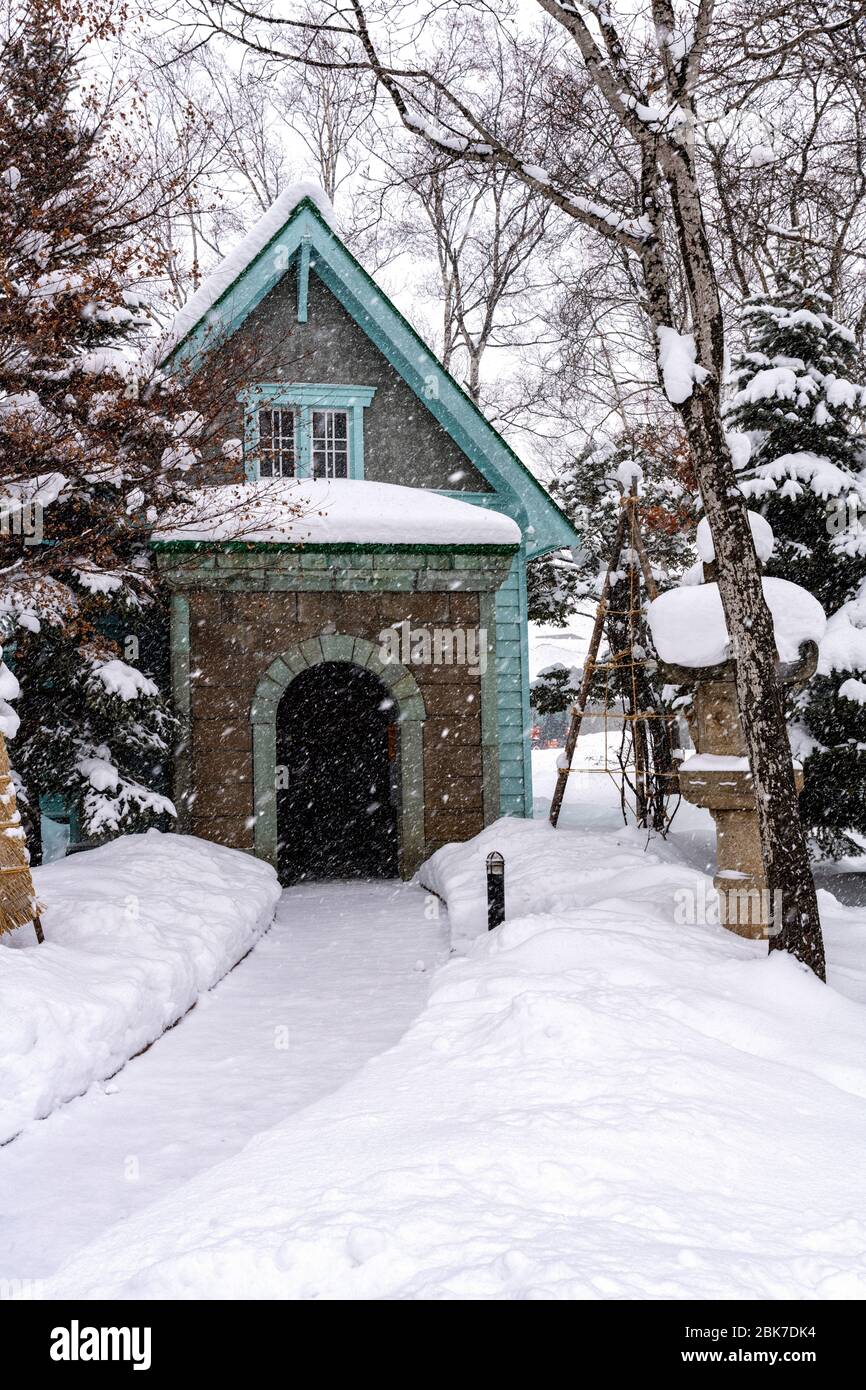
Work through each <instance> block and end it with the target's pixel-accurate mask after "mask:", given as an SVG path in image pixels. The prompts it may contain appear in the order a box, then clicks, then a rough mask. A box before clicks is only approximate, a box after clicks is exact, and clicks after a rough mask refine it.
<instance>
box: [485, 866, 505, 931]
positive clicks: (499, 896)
mask: <svg viewBox="0 0 866 1390" xmlns="http://www.w3.org/2000/svg"><path fill="white" fill-rule="evenodd" d="M504 921H505V860H504V858H503V857H502V855H501V854H500V853H499V851H498V850H496V849H495V850H494V851H493V853H492V854H488V856H487V930H488V931H493V930H494V929H495V928H496V927H501V926H502V923H503V922H504Z"/></svg>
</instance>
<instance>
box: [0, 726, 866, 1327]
mask: <svg viewBox="0 0 866 1390" xmlns="http://www.w3.org/2000/svg"><path fill="white" fill-rule="evenodd" d="M592 737H595V736H592ZM596 741H597V740H596ZM597 751H598V750H596V752H597ZM586 753H587V762H588V763H591V762H592V760H593V757H592V745H590V746H589V747H588V748H587V750H586ZM555 758H556V753H555V751H554V750H550V751H545V752H543V753H539V754H537V755H536V756H535V762H536V772H537V786H536V791H537V793H538V810H539V811H540V812H542V813H543V811H544V808H545V804H546V801H547V800H549V795H550V791H551V789H552V786H553V778H554V776H555V767H554V763H555ZM675 827H676V828H675V832H674V834H673V836H672V837H671V839H670V840H669V841H668V842H667V843H660V842H659V841H658V840H653V841H651V842H650V843H649V844H648V843H647V838H646V836H645V835H642V834H639V833H638V832H636V831H635V830H633V829H630V828H626V827H624V826H622V825H621V823H619V822H618V807H617V795H616V787H615V785H614V783H613V782H612V781H611V780H610V779H608V778H607V777H605V776H598V775H595V774H591V773H589V772H587V773H584V774H578V775H577V776H575V777H574V778H573V779H572V780H571V783H570V785H569V791H568V796H567V800H566V809H565V813H564V817H563V822H562V828H561V829H560V830H559V831H557V832H553V831H550V830H549V829H548V828H547V826H546V825H545V824H544V821H543V818H542V819H540V820H538V821H536V822H534V823H528V824H527V823H515V822H500V823H498V824H497V825H496V826H493V827H490V828H489V829H488V830H487V831H486V832H485V834H484V835H483V836H482V837H480V839H479V840H478V841H476V842H473V843H470V844H469V845H466V846H463V847H460V848H458V849H456V850H449V851H447V852H445V853H444V854H441V855H440V856H439V860H438V862H437V863H436V864H434V865H432V866H428V868H427V869H426V870H425V871H424V873H423V874H422V877H424V878H425V881H427V882H429V884H430V886H431V887H434V888H436V889H437V891H439V892H441V893H443V894H444V895H445V896H447V897H449V898H450V899H451V901H452V905H453V917H454V921H453V923H451V924H448V923H447V921H446V920H445V919H444V917H443V918H442V919H441V920H437V917H436V908H437V901H438V900H437V899H435V898H432V897H428V896H426V895H425V892H424V890H423V889H422V888H420V887H406V886H399V885H390V884H382V885H378V886H376V885H369V886H364V885H334V884H332V885H322V886H318V887H310V888H305V889H303V890H292V891H290V892H288V893H287V894H286V895H285V896H284V898H283V900H282V904H281V907H280V910H279V914H278V922H277V926H276V927H275V928H273V929H272V930H271V931H270V932H269V933H268V934H267V935H266V936H265V937H264V938H263V939H262V940H261V941H260V942H259V944H258V945H257V946H256V948H255V950H254V951H253V952H252V953H251V955H250V956H248V957H247V959H246V960H245V961H243V962H242V963H241V965H239V966H238V968H237V969H236V970H234V971H233V972H232V973H231V974H230V975H229V976H228V978H227V979H226V980H224V981H223V982H222V984H220V985H219V986H218V987H217V989H215V990H214V991H212V992H211V993H210V994H209V995H207V996H206V997H205V999H204V1000H203V1001H202V1002H201V1003H200V1004H199V1006H198V1008H196V1009H195V1010H194V1011H193V1012H192V1013H190V1014H189V1015H187V1017H186V1018H185V1019H184V1020H183V1021H182V1022H181V1024H180V1025H179V1026H178V1027H177V1028H176V1029H174V1030H172V1031H171V1032H169V1033H167V1034H166V1035H165V1036H164V1037H163V1038H161V1039H160V1040H159V1041H158V1042H157V1043H156V1044H155V1045H154V1047H152V1048H151V1049H150V1051H149V1052H147V1053H146V1054H145V1055H144V1056H142V1057H139V1058H137V1059H136V1060H135V1061H133V1062H132V1063H130V1064H129V1065H128V1066H127V1067H126V1068H125V1069H124V1070H123V1071H122V1072H120V1073H119V1075H118V1076H117V1077H116V1078H115V1082H114V1085H113V1086H112V1087H110V1088H106V1089H107V1091H108V1093H107V1094H106V1093H105V1092H104V1091H103V1092H91V1093H90V1094H89V1095H88V1096H86V1097H84V1098H83V1099H80V1100H77V1101H74V1102H73V1103H72V1104H70V1105H68V1106H65V1107H64V1108H63V1109H62V1110H60V1111H58V1112H57V1113H56V1114H54V1115H52V1116H51V1117H50V1118H49V1119H48V1120H46V1121H44V1122H42V1123H40V1124H34V1125H31V1126H29V1127H28V1129H27V1130H26V1131H25V1133H24V1134H23V1135H22V1136H21V1137H20V1138H19V1139H17V1140H16V1141H15V1142H14V1143H12V1144H10V1145H8V1146H7V1147H6V1148H5V1149H4V1150H0V1192H2V1193H3V1197H2V1198H0V1205H2V1206H3V1207H5V1208H6V1210H7V1213H8V1214H7V1216H6V1218H5V1221H4V1226H5V1228H6V1229H7V1230H8V1231H9V1232H10V1233H11V1245H10V1255H9V1256H8V1257H7V1259H6V1260H5V1261H4V1262H3V1265H0V1278H5V1279H7V1280H9V1279H12V1280H14V1279H16V1278H18V1279H27V1278H31V1279H36V1280H38V1281H39V1282H38V1283H37V1284H36V1287H35V1289H34V1290H33V1291H34V1292H35V1293H36V1294H37V1296H43V1297H49V1298H52V1297H71V1296H75V1297H82V1296H84V1297H99V1296H108V1297H135V1296H143V1297H152V1298H195V1297H210V1298H251V1297H252V1298H254V1297H276V1298H280V1297H310V1298H311V1297H335V1298H370V1297H396V1298H413V1297H434V1298H455V1297H456V1298H506V1299H510V1298H535V1297H554V1298H611V1297H613V1298H643V1297H655V1298H677V1297H678V1298H691V1297H698V1298H713V1297H722V1298H723V1297H728V1298H738V1297H742V1298H759V1299H763V1298H768V1297H769V1298H773V1297H776V1298H801V1297H812V1296H814V1297H819V1298H849V1299H862V1298H864V1297H866V1219H864V1216H863V1212H864V1210H866V1171H864V1168H863V1163H862V1153H863V1149H864V1143H866V1028H864V1024H866V914H864V912H863V910H862V909H858V910H851V909H845V908H842V907H841V906H840V905H839V904H838V903H836V902H835V900H834V899H833V898H831V897H830V895H829V894H827V893H822V895H821V906H822V913H823V918H824V925H825V931H826V935H827V944H828V956H829V969H830V985H829V986H828V987H825V986H822V985H820V984H819V983H818V982H817V981H816V980H815V979H814V978H813V977H812V976H811V975H810V974H809V973H808V972H806V971H804V970H802V969H801V968H800V967H799V966H798V965H797V964H796V963H795V962H794V961H793V960H792V959H790V958H789V957H786V956H779V955H774V956H773V957H771V958H769V959H768V958H767V955H766V948H765V947H763V946H762V945H760V944H759V943H753V942H749V941H744V940H741V939H739V938H737V937H735V936H733V935H732V934H730V933H728V932H726V931H725V930H724V929H723V928H721V927H719V926H714V925H712V922H711V921H710V922H709V923H707V922H704V921H703V920H702V919H701V912H702V910H703V907H702V904H703V905H704V906H705V905H706V904H707V902H708V901H709V900H710V897H711V888H710V881H709V879H708V878H707V876H706V874H705V873H704V870H705V869H707V868H708V867H711V860H710V855H711V848H712V839H711V826H710V825H709V821H708V818H707V817H706V816H705V815H704V813H701V812H698V811H696V810H695V808H690V807H685V806H684V807H683V808H682V809H681V812H680V814H679V815H678V817H677V821H676V822H675ZM494 847H496V848H501V849H502V850H503V852H504V853H505V855H506V860H507V873H508V879H507V883H508V888H507V895H508V907H509V920H508V921H507V922H506V924H505V926H504V927H503V928H501V929H500V930H499V931H498V932H496V933H494V934H492V935H488V934H487V933H486V932H484V931H483V930H482V931H481V933H480V934H479V935H477V936H475V937H474V939H472V938H473V933H475V932H476V931H477V929H478V927H479V926H482V927H483V920H482V907H483V899H482V897H481V894H482V892H483V859H484V856H485V854H486V853H487V851H488V849H490V848H494ZM689 895H691V897H690V896H689ZM689 901H692V902H693V903H694V906H695V907H696V908H697V912H696V914H693V916H696V917H697V920H692V921H689V920H682V919H683V913H682V910H681V909H682V906H683V903H684V902H686V903H688V902H689ZM686 916H687V914H686ZM449 926H452V927H453V928H454V930H455V935H456V937H457V939H458V943H459V953H458V954H457V955H455V956H453V957H452V958H451V960H450V961H448V962H447V963H445V964H444V965H442V968H441V969H439V970H438V971H435V972H434V970H433V967H435V966H436V965H437V963H440V962H441V961H442V960H443V958H444V956H445V950H446V941H447V929H448V927H449ZM422 967H423V968H422ZM431 974H432V987H433V988H432V997H430V999H429V1001H428V1000H427V993H428V989H429V987H430V982H431ZM413 1020H414V1021H413ZM285 1029H287V1030H288V1032H287V1033H285V1032H284V1031H282V1030H285ZM283 1042H287V1043H288V1046H287V1047H284V1046H283ZM115 1087H116V1089H114V1088H115ZM34 1174H39V1175H40V1181H39V1183H34V1181H33V1175H34ZM26 1291H27V1290H26V1289H25V1292H26Z"/></svg>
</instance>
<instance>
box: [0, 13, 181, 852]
mask: <svg viewBox="0 0 866 1390" xmlns="http://www.w3.org/2000/svg"><path fill="white" fill-rule="evenodd" d="M85 14H86V15H87V16H88V17H87V18H86V19H85V20H84V22H85V23H88V24H89V25H91V30H90V33H89V34H88V35H86V36H83V37H84V38H92V37H94V36H96V37H98V36H99V26H100V24H102V23H103V22H105V23H110V22H111V18H110V12H109V11H106V12H105V15H104V16H100V14H99V13H98V12H97V8H96V7H95V8H94V10H93V11H91V12H83V11H78V12H77V14H74V13H72V12H70V13H69V14H67V12H66V10H65V8H64V6H63V5H62V4H57V3H51V0H26V3H20V4H18V5H16V6H13V9H12V11H11V14H10V15H9V16H7V21H6V24H7V27H6V31H5V35H4V37H3V39H2V45H3V52H2V75H0V190H2V197H0V324H2V338H0V501H2V514H3V525H2V528H0V616H2V620H3V627H4V633H5V637H6V641H7V654H11V653H13V649H14V664H15V672H16V676H17V678H18V680H19V681H20V685H21V696H20V700H19V702H18V705H17V712H18V714H19V715H20V718H21V727H20V730H19V732H18V736H17V738H16V740H15V744H14V746H13V755H14V762H15V767H16V772H17V773H18V775H19V777H20V779H21V782H22V784H23V787H22V790H23V793H24V797H23V804H24V806H26V807H29V808H30V813H31V830H32V831H37V830H38V813H37V811H38V805H39V798H40V796H43V795H46V794H48V795H52V794H53V795H59V796H61V797H62V798H63V799H64V800H65V801H66V803H67V804H70V805H71V806H73V807H74V808H75V809H77V811H78V814H79V816H80V819H81V824H82V828H83V830H84V832H85V833H86V834H88V835H89V836H93V837H105V836H107V835H110V834H114V833H118V832H121V831H125V830H130V829H134V828H139V827H141V826H143V825H145V824H147V823H148V822H151V823H152V822H153V820H154V818H158V817H163V816H166V815H170V814H171V812H172V807H171V803H170V802H169V801H168V800H167V799H166V797H165V796H164V795H162V793H161V786H162V781H163V769H164V764H165V762H166V757H167V753H168V751H169V748H170V743H171V739H172V733H173V728H174V720H173V717H172V715H171V713H170V711H169V707H168V705H167V702H166V700H165V699H164V697H163V696H162V694H161V693H160V691H159V688H158V686H157V683H156V682H155V680H154V679H153V678H152V677H153V674H154V672H153V671H151V672H147V671H145V670H143V669H141V667H140V666H138V665H136V664H135V661H136V660H137V653H138V651H139V644H140V643H141V642H142V640H143V639H144V637H145V636H146V633H143V631H142V629H143V628H144V629H146V628H147V626H148V624H149V622H152V619H153V615H154V614H155V612H156V609H157V593H156V588H155V585H154V580H153V577H152V575H151V573H150V567H149V559H148V551H147V530H148V526H149V525H150V524H151V523H152V521H153V519H154V518H155V516H156V514H157V510H158V509H159V508H160V507H162V506H163V505H167V504H169V503H170V502H171V501H173V500H174V499H175V498H176V497H177V496H178V483H177V482H176V481H172V480H173V479H178V478H180V477H182V471H183V468H184V466H185V465H187V464H188V463H189V462H190V461H191V458H192V450H191V446H190V443H189V441H188V437H189V435H190V433H191V431H192V430H193V429H194V428H195V421H194V418H193V415H192V413H191V412H189V411H188V410H186V409H185V408H184V404H183V400H182V399H181V394H182V393H181V392H180V391H179V389H178V388H177V387H176V386H175V385H174V384H168V383H165V382H162V381H160V380H158V379H157V380H151V381H149V382H147V383H144V384H141V383H140V382H139V381H138V380H137V378H136V367H135V363H136V361H137V358H138V348H139V346H140V339H141V333H142V329H143V326H144V324H145V322H146V319H145V316H144V312H143V309H144V304H143V301H142V299H141V297H140V295H139V294H137V293H136V292H135V289H134V285H135V283H136V282H137V281H138V282H139V283H140V281H141V279H142V276H143V275H144V274H146V273H147V271H148V270H149V269H152V267H148V266H147V265H146V264H143V263H142V258H141V252H140V250H135V251H133V250H132V249H131V244H130V243H131V237H130V232H129V227H130V224H132V223H134V221H135V218H136V208H135V206H134V203H133V202H132V201H131V199H132V197H133V192H132V190H133V184H134V181H133V180H132V179H131V178H130V171H131V168H132V161H131V159H129V158H128V157H127V156H126V154H125V148H124V144H123V139H122V136H121V134H120V133H119V130H118V128H117V126H116V125H115V124H114V123H113V122H112V120H111V118H110V114H109V113H106V110H105V108H104V107H101V106H100V105H99V103H98V101H97V99H96V93H95V91H94V90H93V89H92V88H91V87H89V86H87V85H86V84H84V83H83V82H82V75H81V71H80V65H79V61H78V52H79V51H80V47H81V45H82V35H81V32H80V28H79V27H77V26H78V25H79V24H80V23H81V22H82V18H81V17H82V16H83V15H85ZM137 241H138V243H139V247H140V245H141V241H142V237H141V235H140V234H139V235H138V237H137ZM34 848H35V849H36V852H37V854H38V851H39V845H38V840H37V843H36V845H35V846H34Z"/></svg>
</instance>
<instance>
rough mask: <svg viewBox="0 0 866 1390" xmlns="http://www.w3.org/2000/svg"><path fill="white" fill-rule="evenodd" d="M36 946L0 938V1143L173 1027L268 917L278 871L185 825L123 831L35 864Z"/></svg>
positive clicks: (28, 940)
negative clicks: (41, 937)
mask: <svg viewBox="0 0 866 1390" xmlns="http://www.w3.org/2000/svg"><path fill="white" fill-rule="evenodd" d="M34 879H35V881H36V891H37V893H38V894H39V897H40V899H41V900H42V901H43V903H44V904H45V910H44V912H43V917H42V920H43V926H44V928H45V944H44V945H43V946H37V945H36V944H35V938H34V935H33V932H32V931H30V930H29V929H27V928H23V929H22V930H20V931H18V932H15V933H14V934H12V935H11V936H6V937H3V938H2V941H3V942H4V943H8V945H4V946H3V947H2V948H0V1057H2V1062H0V1143H2V1142H5V1141H6V1140H8V1139H10V1138H11V1137H12V1136H13V1135H15V1134H16V1133H17V1132H18V1131H19V1130H20V1129H21V1128H22V1126H23V1125H25V1124H26V1123H27V1121H28V1120H33V1119H41V1118H42V1117H43V1116H45V1115H48V1114H49V1113H50V1112H51V1111H52V1110H54V1109H55V1108H56V1107H57V1106H58V1105H61V1104H62V1103H63V1102H64V1101H67V1100H71V1099H72V1097H73V1096H77V1095H80V1094H81V1093H82V1092H83V1091H85V1090H86V1089H87V1087H88V1086H89V1085H90V1084H91V1083H92V1082H94V1081H97V1080H102V1079H104V1078H106V1077H108V1076H111V1075H112V1073H113V1072H115V1071H117V1069H118V1068H119V1067H121V1066H123V1064H124V1062H126V1061H127V1060H128V1059H129V1058H130V1057H133V1056H134V1055H135V1054H136V1053H137V1052H140V1051H141V1049H142V1048H143V1047H146V1046H147V1045H148V1043H151V1042H153V1041H154V1039H155V1038H158V1037H159V1035H160V1034H161V1033H162V1032H164V1030H165V1029H166V1028H168V1027H170V1026H171V1025H172V1024H173V1023H175V1022H176V1021H177V1020H178V1019H179V1018H180V1017H181V1016H182V1015H183V1014H184V1013H186V1011H187V1009H189V1008H190V1007H191V1006H192V1005H193V1004H194V1003H195V1001H196V999H197V998H198V996H199V995H200V994H202V993H203V992H204V991H205V990H208V989H211V988H212V986H213V985H215V984H216V983H217V981H218V980H219V979H220V978H221V977H222V976H223V975H225V973H226V972H227V971H228V970H230V969H231V967H232V966H233V965H235V964H236V962H237V961H238V960H240V958H241V956H243V955H245V954H246V952H247V951H248V950H249V949H250V947H251V946H252V945H253V943H254V942H255V941H256V939H257V937H258V936H259V935H260V934H261V932H262V931H264V929H265V927H266V926H267V925H268V923H269V922H270V920H271V918H272V916H273V912H274V908H275V906H276V902H277V899H278V897H279V894H280V888H279V884H278V882H277V876H276V874H275V873H274V871H273V869H272V868H271V867H270V865H267V864H263V863H261V862H260V861H259V860H257V859H253V858H251V857H250V856H249V855H247V854H242V853H240V852H239V851H237V850H233V849H224V848H223V847H222V846H220V845H213V844H210V843H208V842H206V841H205V840H198V839H195V838H194V837H192V836H189V835H163V834H161V833H160V832H159V831H157V830H150V831H148V832H147V834H146V835H126V836H123V837H122V838H121V839H118V840H115V841H113V842H112V843H111V844H108V845H105V846H103V847H102V848H100V849H94V850H90V851H88V852H87V853H83V854H77V855H73V856H72V857H71V858H69V859H63V860H60V861H59V862H57V863H55V864H49V865H46V866H45V867H44V868H41V869H37V870H36V871H35V872H34Z"/></svg>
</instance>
